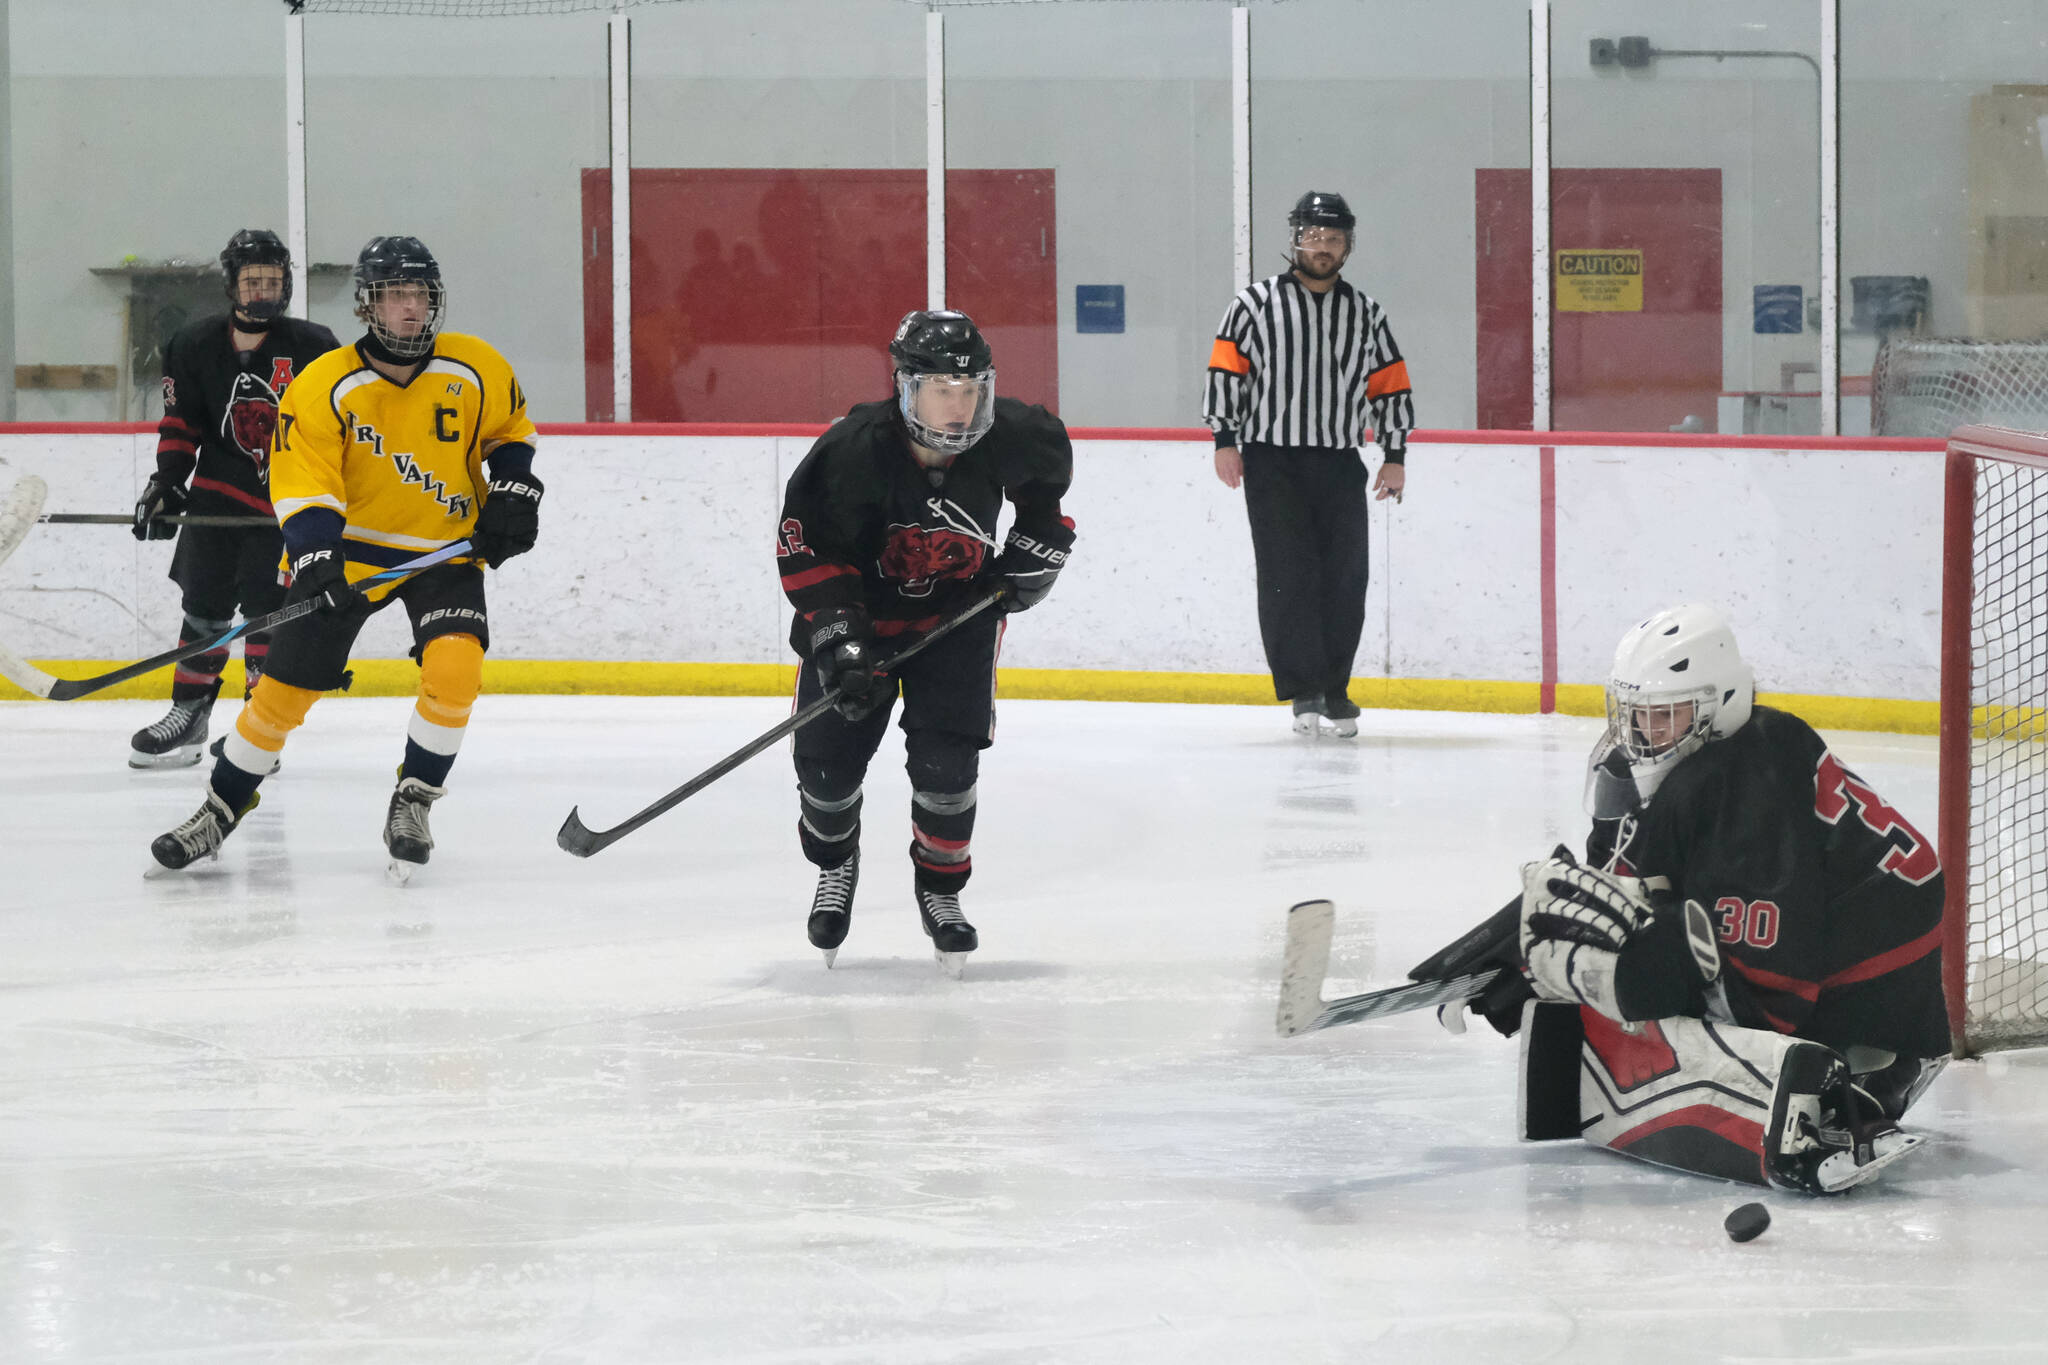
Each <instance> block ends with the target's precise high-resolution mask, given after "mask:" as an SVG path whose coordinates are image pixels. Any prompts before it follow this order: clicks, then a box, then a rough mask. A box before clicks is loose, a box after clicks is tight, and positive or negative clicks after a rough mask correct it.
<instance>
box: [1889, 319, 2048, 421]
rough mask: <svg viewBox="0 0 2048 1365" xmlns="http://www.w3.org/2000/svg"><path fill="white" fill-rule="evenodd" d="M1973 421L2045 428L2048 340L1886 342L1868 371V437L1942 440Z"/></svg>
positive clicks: (2047, 415) (1905, 339)
mask: <svg viewBox="0 0 2048 1365" xmlns="http://www.w3.org/2000/svg"><path fill="white" fill-rule="evenodd" d="M1973 424H1978V425H1985V426H1994V427H2010V428H2013V429H2014V430H2017V431H2048V341H1960V340H1954V339H1948V338H1939V337H1902V338H1894V339H1892V340H1890V341H1887V342H1885V344H1884V346H1883V348H1882V349H1880V350H1879V351H1878V353H1877V363H1876V364H1875V365H1874V366H1872V367H1871V371H1870V431H1871V434H1872V435H1874V436H1927V437H1932V438H1934V439H1935V440H1944V441H1945V440H1947V439H1948V434H1949V433H1950V432H1952V431H1954V430H1955V429H1956V428H1957V427H1962V426H1970V425H1973Z"/></svg>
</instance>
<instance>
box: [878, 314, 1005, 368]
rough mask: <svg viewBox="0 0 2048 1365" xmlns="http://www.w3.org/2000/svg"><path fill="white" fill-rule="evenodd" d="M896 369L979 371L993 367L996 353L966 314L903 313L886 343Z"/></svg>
mask: <svg viewBox="0 0 2048 1365" xmlns="http://www.w3.org/2000/svg"><path fill="white" fill-rule="evenodd" d="M889 358H890V359H891V360H893V361H894V362H895V363H896V369H897V370H898V372H901V373H909V374H979V373H981V372H982V371H983V370H992V369H994V368H995V363H996V360H995V352H993V351H991V350H990V349H989V346H988V341H987V340H986V339H985V338H984V337H983V336H982V335H981V329H980V328H979V327H976V326H975V325H974V319H973V318H971V317H968V316H967V314H965V313H956V312H953V311H951V310H950V309H941V310H937V311H929V312H928V311H926V310H924V309H919V310H918V311H916V312H913V313H905V314H904V315H903V321H902V322H900V323H898V324H897V325H896V339H895V340H894V341H891V342H890V343H889Z"/></svg>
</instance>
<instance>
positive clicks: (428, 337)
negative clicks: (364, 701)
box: [150, 237, 542, 882]
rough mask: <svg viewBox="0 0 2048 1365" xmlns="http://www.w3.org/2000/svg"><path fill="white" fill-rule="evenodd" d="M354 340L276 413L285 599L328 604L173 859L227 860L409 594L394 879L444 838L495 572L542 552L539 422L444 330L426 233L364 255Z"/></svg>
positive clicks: (281, 654) (316, 366)
mask: <svg viewBox="0 0 2048 1365" xmlns="http://www.w3.org/2000/svg"><path fill="white" fill-rule="evenodd" d="M355 287H356V316H357V317H358V318H360V319H362V321H363V323H364V325H365V327H366V329H367V330H366V331H365V333H364V335H363V337H362V338H361V339H360V340H359V341H357V342H356V343H355V344H354V345H353V346H345V347H342V348H341V349H339V350H336V351H330V352H329V353H328V354H326V355H325V356H322V357H321V358H320V359H319V360H317V361H315V362H313V363H312V364H311V365H308V366H307V367H306V368H305V370H304V371H303V372H302V373H301V374H300V375H299V378H298V380H297V381H296V382H294V383H293V384H292V386H291V388H290V389H288V390H287V391H286V394H285V401H284V402H283V403H282V404H280V405H279V408H278V414H277V432H276V435H275V437H274V438H273V441H272V446H271V455H270V490H271V500H272V503H273V505H274V506H275V507H276V509H277V518H278V522H279V524H280V526H281V527H282V528H283V531H284V543H285V563H286V567H287V569H288V570H289V572H290V575H291V588H290V591H289V593H288V594H287V598H286V600H287V601H309V600H310V601H314V602H317V603H318V609H317V610H315V611H313V612H311V613H309V614H308V615H305V616H301V617H298V618H297V619H295V620H292V621H288V622H286V623H285V624H284V625H283V626H282V627H280V628H279V629H278V631H277V632H276V634H275V635H274V636H273V637H272V641H271V649H270V666H269V669H268V670H267V671H266V672H265V674H264V676H263V679H262V681H261V682H260V683H258V684H257V689H256V692H255V694H254V695H253V696H252V697H251V698H250V700H249V704H248V705H247V706H245V707H244V708H243V709H242V713H241V715H240V716H239V717H238V718H237V720H236V722H235V729H234V733H233V734H231V735H229V736H228V738H227V740H226V743H225V744H224V745H223V746H222V749H221V756H220V760H219V761H218V762H217V763H215V764H214V768H213V773H212V776H211V777H210V778H209V779H208V784H207V793H206V800H205V802H204V803H203V804H202V805H201V806H200V808H199V811H198V813H197V814H195V815H194V816H193V817H192V818H191V819H189V820H187V821H186V822H185V823H184V824H182V825H180V826H178V827H177V828H176V829H174V830H171V831H170V832H169V833H167V834H164V835H162V836H160V837H159V838H158V839H157V840H156V841H155V842H154V843H153V844H151V845H150V853H151V856H152V857H154V858H155V860H156V862H157V863H158V864H159V865H161V866H163V867H166V868H172V869H176V868H182V867H186V866H188V865H189V864H191V863H192V862H194V861H195V860H197V859H199V858H202V857H209V856H216V855H217V854H218V852H219V850H220V845H221V843H222V841H223V840H225V839H226V838H227V836H228V835H229V834H230V833H232V832H233V831H234V829H235V827H236V825H237V824H239V823H240V822H241V819H242V817H243V816H245V815H247V814H248V813H249V811H250V810H252V809H253V808H254V807H255V805H256V803H257V800H258V796H257V791H256V789H257V787H258V786H259V785H260V784H261V783H262V781H263V779H264V777H266V776H267V775H268V774H269V773H270V772H271V770H272V769H273V768H274V767H275V766H276V764H277V756H278V754H279V752H280V751H281V750H282V749H283V748H284V743H285V738H286V736H288V735H289V734H290V733H291V732H292V731H293V730H294V729H296V728H297V727H298V726H299V725H300V724H301V723H302V722H303V721H304V720H305V718H306V713H307V712H308V711H309V710H310V709H311V708H312V705H313V703H314V702H315V701H316V700H318V699H319V696H320V694H321V693H322V692H326V691H331V690H334V689H336V688H345V687H347V686H348V681H349V674H348V672H347V665H348V658H349V651H350V649H351V648H352V647H353V646H354V644H355V640H356V636H357V634H358V633H359V632H360V631H361V630H362V628H363V625H364V623H365V622H366V621H368V619H369V618H370V616H371V615H372V614H373V613H375V612H376V611H378V610H380V609H382V608H383V607H385V606H388V605H389V604H390V603H392V602H393V601H397V602H399V603H401V604H403V606H404V608H405V611H406V615H407V617H408V618H409V620H410V622H411V625H412V633H413V649H412V656H413V658H414V659H415V660H416V661H417V662H418V663H419V666H420V686H419V700H418V702H417V704H416V705H415V706H414V708H413V714H412V718H411V721H410V723H409V724H408V726H407V730H406V742H405V758H404V761H403V763H402V765H401V766H400V768H399V772H398V786H397V789H396V790H395V791H394V792H392V794H391V801H390V805H389V806H388V808H387V809H386V812H385V823H384V844H385V848H386V850H387V851H388V852H389V854H390V857H391V861H390V866H389V871H390V875H391V877H392V880H394V881H397V882H404V881H405V880H407V879H408V878H409V877H410V876H411V875H412V873H413V871H414V869H415V868H417V867H418V866H419V865H421V864H423V863H425V862H426V861H427V856H428V854H429V852H430V851H431V850H432V849H433V846H434V841H433V836H432V834H431V833H430V831H429V828H428V822H427V812H428V809H429V807H431V806H432V805H433V803H434V802H435V801H437V800H439V799H440V798H441V797H442V796H443V795H444V794H445V793H446V791H447V780H448V773H449V771H450V769H451V768H452V767H453V766H454V763H455V755H456V752H457V750H458V749H459V748H460V747H461V743H462V736H463V732H464V728H465V727H466V726H467V724H468V722H469V713H470V708H471V706H472V705H473V704H474V703H475V701H476V697H477V693H478V691H479V690H480V689H481V685H482V681H483V659H484V651H485V649H486V648H488V647H489V644H490V632H489V618H488V615H487V612H486V608H485V602H484V575H483V567H482V564H480V563H479V562H478V561H479V560H481V561H482V562H483V564H489V565H490V566H491V567H492V568H497V567H498V566H499V565H501V564H503V563H504V562H505V561H506V560H507V559H510V558H512V557H513V556H514V555H519V554H524V553H525V552H526V551H528V550H530V549H532V548H533V544H534V541H535V539H536V538H537V537H538V535H539V532H540V498H541V491H542V489H541V482H540V480H539V479H537V478H535V477H534V474H533V455H534V442H535V436H534V427H533V422H532V421H531V420H530V419H529V418H528V417H527V415H526V395H525V394H524V393H523V392H522V391H521V390H520V387H519V381H518V379H517V378H516V377H515V376H514V375H513V373H512V367H511V366H510V365H509V364H507V363H506V361H505V358H504V357H503V356H501V355H499V354H498V352H497V351H496V350H495V349H493V348H492V347H491V345H490V344H489V343H488V342H485V341H483V340H481V339H479V338H477V337H473V336H463V335H461V334H459V333H455V332H444V331H442V330H441V323H442V319H443V317H444V316H445V314H446V311H447V290H446V287H445V286H444V285H443V283H442V280H441V267H440V265H439V264H438V263H437V262H436V261H435V260H434V257H433V254H432V253H431V252H429V251H428V250H427V248H426V247H425V246H424V245H423V244H422V243H421V242H420V241H419V240H418V239H417V238H413V237H375V238H372V239H371V240H370V243H369V245H367V246H365V247H364V248H363V250H362V254H361V255H360V256H359V257H358V258H357V260H356V269H355ZM465 538H467V539H468V540H469V541H470V542H471V544H472V545H473V547H474V553H473V554H466V555H463V556H460V557H458V558H455V559H452V560H449V561H448V562H446V563H442V564H437V565H435V566H433V567H431V568H429V569H426V570H424V571H422V572H420V573H417V574H414V575H412V576H411V577H408V578H403V579H400V580H399V581H398V582H397V583H396V584H378V585H377V586H376V587H373V588H370V589H368V590H367V591H364V590H359V589H358V588H357V587H356V586H355V584H356V583H358V582H360V581H361V580H363V579H365V578H368V577H370V576H371V575H373V574H376V573H379V572H381V571H382V570H385V569H388V568H391V567H392V566H394V565H397V564H401V563H404V562H405V561H407V560H410V559H414V558H417V557H419V556H420V555H422V554H426V553H429V552H431V551H434V550H437V549H441V548H443V547H445V546H448V545H452V544H454V543H455V542H457V541H459V540H463V539H465Z"/></svg>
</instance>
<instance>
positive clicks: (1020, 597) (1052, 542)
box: [989, 517, 1074, 611]
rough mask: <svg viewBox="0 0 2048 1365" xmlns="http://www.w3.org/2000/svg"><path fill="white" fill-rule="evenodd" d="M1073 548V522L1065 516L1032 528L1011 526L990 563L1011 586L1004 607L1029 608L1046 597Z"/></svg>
mask: <svg viewBox="0 0 2048 1365" xmlns="http://www.w3.org/2000/svg"><path fill="white" fill-rule="evenodd" d="M1073 548H1074V523H1073V522H1072V521H1071V520H1069V519H1067V518H1065V517H1062V518H1060V520H1058V521H1055V522H1048V523H1045V524H1042V525H1038V526H1033V527H1030V528H1029V529H1025V528H1021V527H1017V526H1012V527H1011V528H1010V534H1009V535H1008V536H1006V537H1004V539H1003V552H1002V553H1001V554H999V555H997V556H996V559H995V563H994V564H992V565H990V566H989V567H990V570H991V571H992V572H993V573H995V574H996V576H997V577H999V578H1001V579H1002V580H1003V582H1004V585H1005V586H1006V587H1007V588H1008V591H1007V592H1005V593H1004V594H1003V602H1002V606H1003V610H1004V611H1026V610H1028V609H1030V608H1032V607H1035V606H1037V605H1038V604H1039V603H1040V602H1042V601H1044V600H1045V595H1046V594H1047V593H1049V592H1051V591H1052V585H1053V581H1054V580H1055V579H1057V578H1058V577H1059V576H1060V570H1061V569H1063V568H1065V567H1066V566H1067V554H1068V552H1069V551H1070V550H1072V549H1073Z"/></svg>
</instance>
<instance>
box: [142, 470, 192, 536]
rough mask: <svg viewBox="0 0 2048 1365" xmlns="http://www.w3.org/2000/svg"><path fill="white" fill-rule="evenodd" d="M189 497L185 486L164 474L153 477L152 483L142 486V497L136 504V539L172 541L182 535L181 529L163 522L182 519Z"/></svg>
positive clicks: (151, 477) (150, 481)
mask: <svg viewBox="0 0 2048 1365" xmlns="http://www.w3.org/2000/svg"><path fill="white" fill-rule="evenodd" d="M189 496H190V495H189V494H187V493H186V492H185V485H184V484H181V483H172V482H171V481H170V480H169V479H166V478H165V477H164V476H163V475H161V474H152V475H150V476H149V482H148V483H146V484H144V485H142V496H141V497H139V498H137V499H136V500H135V538H136V539H137V540H169V539H170V538H171V537H172V536H174V535H176V534H178V528H177V527H175V526H173V525H171V523H169V522H167V521H165V520H163V518H165V517H175V516H179V515H181V514H182V513H183V512H184V510H185V503H186V500H187V498H188V497H189Z"/></svg>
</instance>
